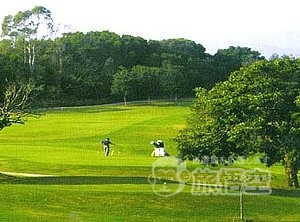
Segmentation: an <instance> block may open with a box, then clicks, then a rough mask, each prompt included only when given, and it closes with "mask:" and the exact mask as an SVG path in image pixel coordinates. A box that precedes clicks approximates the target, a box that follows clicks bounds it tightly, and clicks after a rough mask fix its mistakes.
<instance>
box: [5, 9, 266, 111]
mask: <svg viewBox="0 0 300 222" xmlns="http://www.w3.org/2000/svg"><path fill="white" fill-rule="evenodd" d="M43 27H44V28H43ZM41 30H43V32H41ZM45 30H46V31H45ZM55 33H56V30H55V27H54V25H53V19H52V17H51V12H50V11H49V10H47V9H46V8H44V7H41V6H36V7H34V8H33V9H32V10H27V11H24V12H19V13H17V14H16V15H15V16H11V15H9V16H6V17H5V18H4V20H3V23H2V36H3V37H6V38H5V39H2V40H1V41H0V63H1V65H0V91H1V92H2V91H3V90H4V89H5V87H7V85H9V84H10V83H12V82H18V81H24V80H25V81H27V82H29V81H30V82H31V83H34V86H35V88H34V94H35V97H36V100H35V105H36V106H61V105H88V104H99V103H109V102H116V101H124V102H126V101H127V100H146V99H148V100H150V99H153V98H171V99H176V98H178V97H190V96H194V92H193V90H194V89H195V88H196V87H204V88H207V89H209V88H211V87H212V86H213V85H215V83H217V82H220V81H223V80H225V79H226V78H227V77H228V75H229V74H230V73H231V72H232V71H234V70H238V69H239V68H240V67H242V66H245V65H248V64H250V63H252V62H253V61H257V60H262V59H264V57H263V56H261V54H260V53H259V52H257V51H253V50H251V49H250V48H247V47H233V46H232V47H229V48H228V49H220V50H218V52H217V53H216V54H215V55H210V54H208V53H206V49H205V48H204V47H203V46H202V45H201V44H197V43H195V42H194V41H192V40H188V39H183V38H178V39H167V40H161V41H157V40H149V41H147V40H145V39H143V38H142V37H135V36H131V35H122V36H120V35H118V34H116V33H114V32H110V31H101V32H100V31H91V32H87V33H85V34H84V33H82V32H69V33H65V34H62V35H61V36H59V37H55ZM2 99H3V98H2Z"/></svg>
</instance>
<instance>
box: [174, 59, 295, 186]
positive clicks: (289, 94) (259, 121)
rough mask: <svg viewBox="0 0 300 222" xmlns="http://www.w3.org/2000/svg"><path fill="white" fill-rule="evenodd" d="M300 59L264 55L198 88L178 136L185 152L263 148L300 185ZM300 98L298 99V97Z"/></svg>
mask: <svg viewBox="0 0 300 222" xmlns="http://www.w3.org/2000/svg"><path fill="white" fill-rule="evenodd" d="M299 89H300V60H299V59H290V58H285V59H276V60H274V61H270V62H268V61H260V62H256V63H254V64H252V65H250V66H248V67H245V68H241V69H240V70H239V71H236V72H234V73H232V74H231V75H230V77H229V80H228V81H225V82H222V83H219V84H217V85H216V86H215V87H213V88H212V89H211V90H210V91H207V90H205V89H203V88H198V89H197V91H196V95H197V102H196V103H195V104H194V106H193V116H192V117H191V118H190V120H189V122H188V126H187V128H186V129H185V130H183V131H182V132H181V134H180V135H179V136H178V138H177V141H178V147H179V149H180V152H181V156H182V157H184V158H190V159H191V158H196V157H197V158H201V157H203V156H209V157H211V156H218V157H224V158H225V159H228V158H236V157H237V156H243V157H247V156H249V155H251V154H253V153H264V155H265V160H266V158H267V162H266V164H267V165H273V164H274V163H277V162H282V163H283V164H284V166H285V170H286V176H287V185H288V186H294V187H299V183H298V178H297V172H298V169H299V157H300V122H299V115H300V112H299V111H300V110H299V108H300V107H299V105H297V103H296V102H297V101H298V100H299ZM297 99H298V100H297Z"/></svg>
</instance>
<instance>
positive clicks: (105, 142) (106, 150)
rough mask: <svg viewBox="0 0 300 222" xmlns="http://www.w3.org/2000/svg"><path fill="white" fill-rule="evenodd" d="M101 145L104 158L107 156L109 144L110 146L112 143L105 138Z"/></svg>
mask: <svg viewBox="0 0 300 222" xmlns="http://www.w3.org/2000/svg"><path fill="white" fill-rule="evenodd" d="M101 144H102V146H103V151H104V155H105V156H108V154H109V148H110V144H112V142H111V141H110V139H109V138H106V139H105V140H102V141H101Z"/></svg>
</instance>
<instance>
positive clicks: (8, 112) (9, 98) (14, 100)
mask: <svg viewBox="0 0 300 222" xmlns="http://www.w3.org/2000/svg"><path fill="white" fill-rule="evenodd" d="M32 89H33V86H32V84H19V85H17V84H11V85H9V86H8V87H7V89H6V91H5V93H4V99H3V101H2V103H0V104H1V106H0V130H2V129H3V128H4V127H8V126H11V125H12V124H15V123H18V124H24V121H25V118H26V117H28V116H32V115H33V114H31V113H30V112H28V111H26V108H27V107H28V105H29V96H30V93H31V91H32Z"/></svg>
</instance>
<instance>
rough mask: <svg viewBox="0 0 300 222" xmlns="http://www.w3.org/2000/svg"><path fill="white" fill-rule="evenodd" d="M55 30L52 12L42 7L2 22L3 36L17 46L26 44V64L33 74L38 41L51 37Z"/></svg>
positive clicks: (20, 12)
mask: <svg viewBox="0 0 300 222" xmlns="http://www.w3.org/2000/svg"><path fill="white" fill-rule="evenodd" d="M53 32H54V30H53V19H52V17H51V12H50V11H49V10H48V9H46V8H45V7H42V6H35V7H34V8H33V9H32V10H26V11H24V12H22V11H19V12H18V13H17V14H16V15H15V16H12V15H7V16H5V17H4V19H3V22H2V36H9V37H10V38H11V39H12V44H13V46H15V45H16V44H17V42H18V41H20V40H21V42H23V43H24V62H26V63H27V64H28V67H29V71H30V73H33V71H34V68H35V59H36V48H35V47H36V40H37V39H43V38H46V37H49V36H50V35H51V34H52V33H53Z"/></svg>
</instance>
